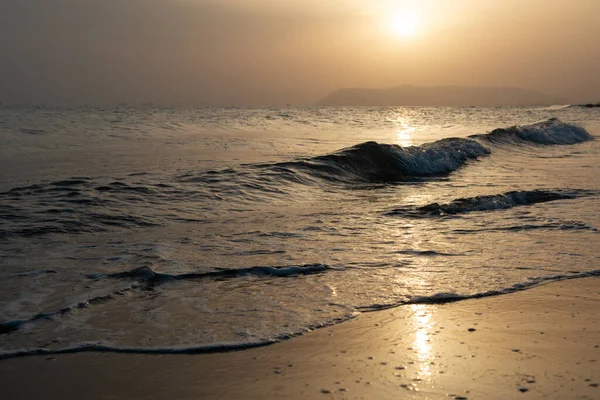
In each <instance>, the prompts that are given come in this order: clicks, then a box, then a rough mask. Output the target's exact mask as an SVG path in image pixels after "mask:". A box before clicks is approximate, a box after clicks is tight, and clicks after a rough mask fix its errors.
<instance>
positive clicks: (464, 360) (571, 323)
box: [0, 277, 600, 399]
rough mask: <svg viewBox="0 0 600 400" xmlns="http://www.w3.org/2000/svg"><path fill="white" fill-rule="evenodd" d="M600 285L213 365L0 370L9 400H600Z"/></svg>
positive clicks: (464, 304)
mask: <svg viewBox="0 0 600 400" xmlns="http://www.w3.org/2000/svg"><path fill="white" fill-rule="evenodd" d="M598 306H600V278H598V277H588V278H580V279H570V280H563V281H558V282H550V283H546V284H543V285H540V286H537V287H534V288H531V289H528V290H524V291H518V292H513V293H509V294H507V295H501V296H492V297H485V298H480V299H468V300H462V301H458V302H451V303H446V304H412V305H404V306H400V307H398V308H393V309H387V310H381V311H374V312H369V313H364V314H361V315H359V316H358V317H356V318H354V319H351V320H349V321H346V322H344V323H343V324H335V325H332V326H328V327H324V328H321V329H318V330H315V331H312V332H309V333H307V334H304V335H301V336H299V337H295V338H292V339H290V340H285V341H282V342H279V343H275V344H273V345H268V346H263V347H254V348H250V349H246V350H243V351H234V352H223V353H210V354H195V355H185V354H172V355H171V354H169V355H167V354H165V355H146V354H119V353H93V352H83V353H82V352H80V353H74V354H61V355H40V356H27V357H19V358H9V359H4V360H0V386H1V387H2V388H3V389H2V392H3V394H5V395H6V398H7V399H12V398H22V399H38V398H39V399H41V398H44V399H54V398H56V399H58V398H60V399H79V398H88V399H100V398H111V399H117V398H123V399H132V398H155V399H163V398H164V399H173V398H182V399H187V398H226V399H227V398H248V399H253V398H256V399H259V398H260V399H271V398H272V399H275V398H291V399H306V398H336V399H337V398H339V399H342V398H343V399H346V398H347V399H358V398H365V399H369V398H377V399H386V398H415V399H421V398H423V399H429V398H433V399H435V398H440V399H441V398H457V399H460V398H463V399H464V398H468V399H469V398H513V397H516V396H521V395H522V396H527V398H528V399H529V398H558V397H567V398H581V399H588V398H589V399H592V398H597V397H599V396H600V387H599V386H598V385H599V384H600V307H598Z"/></svg>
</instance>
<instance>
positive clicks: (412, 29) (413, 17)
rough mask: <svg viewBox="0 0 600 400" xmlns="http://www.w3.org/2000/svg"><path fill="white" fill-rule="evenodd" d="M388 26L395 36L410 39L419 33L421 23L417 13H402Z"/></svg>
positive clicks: (390, 21)
mask: <svg viewBox="0 0 600 400" xmlns="http://www.w3.org/2000/svg"><path fill="white" fill-rule="evenodd" d="M388 25H389V28H390V31H391V32H392V34H393V35H394V36H396V37H399V38H410V37H413V36H415V35H416V34H417V33H418V31H419V27H420V21H419V18H418V16H417V14H416V13H402V14H398V15H396V16H394V17H393V18H391V19H390V20H389V23H388Z"/></svg>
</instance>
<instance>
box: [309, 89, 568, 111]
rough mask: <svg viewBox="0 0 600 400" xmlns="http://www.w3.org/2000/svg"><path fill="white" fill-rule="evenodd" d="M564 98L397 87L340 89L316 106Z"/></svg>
mask: <svg viewBox="0 0 600 400" xmlns="http://www.w3.org/2000/svg"><path fill="white" fill-rule="evenodd" d="M565 103H566V102H565V100H564V99H560V98H557V97H554V96H550V95H547V94H544V93H540V92H537V91H535V90H529V89H520V88H513V87H464V86H430V87H423V86H412V85H405V86H398V87H393V88H388V89H366V88H365V89H361V88H351V89H340V90H336V91H335V92H333V93H331V94H330V95H328V96H326V97H325V98H323V99H321V100H319V101H317V102H316V105H318V106H454V107H461V106H463V107H468V106H480V107H495V106H534V105H540V106H542V105H553V104H565Z"/></svg>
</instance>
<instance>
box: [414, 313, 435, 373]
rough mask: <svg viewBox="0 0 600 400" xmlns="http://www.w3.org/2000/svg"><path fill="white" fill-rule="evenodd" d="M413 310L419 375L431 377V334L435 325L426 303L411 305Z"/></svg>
mask: <svg viewBox="0 0 600 400" xmlns="http://www.w3.org/2000/svg"><path fill="white" fill-rule="evenodd" d="M410 307H411V310H412V312H413V313H412V322H413V325H414V328H415V338H414V341H413V349H414V350H415V351H416V355H417V362H418V376H419V378H420V379H426V378H429V377H431V369H430V366H431V362H433V354H432V350H431V343H430V340H429V335H430V333H431V328H432V326H433V322H432V318H431V313H430V310H429V309H428V307H427V306H426V305H423V304H413V305H411V306H410Z"/></svg>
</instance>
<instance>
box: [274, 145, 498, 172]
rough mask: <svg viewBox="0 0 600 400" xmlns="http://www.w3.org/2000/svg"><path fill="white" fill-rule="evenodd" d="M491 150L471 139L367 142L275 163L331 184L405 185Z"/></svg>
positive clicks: (453, 169) (277, 165) (451, 168)
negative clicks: (407, 144)
mask: <svg viewBox="0 0 600 400" xmlns="http://www.w3.org/2000/svg"><path fill="white" fill-rule="evenodd" d="M489 153H490V151H489V150H488V149H486V148H485V147H483V146H482V145H481V144H480V143H478V142H476V141H475V140H471V139H461V138H449V139H442V140H438V141H436V142H433V143H427V144H424V145H421V146H411V147H401V146H398V145H394V144H381V143H377V142H373V141H370V142H364V143H360V144H357V145H354V146H352V147H348V148H345V149H342V150H339V151H337V152H335V153H332V154H328V155H324V156H318V157H313V158H309V159H306V160H302V161H296V162H286V163H278V164H274V165H272V166H271V167H273V168H275V169H280V168H285V169H290V168H291V169H293V170H297V171H298V170H299V171H303V172H307V173H309V174H311V175H315V176H317V177H319V178H323V179H326V180H330V181H357V180H358V181H362V182H402V181H410V180H411V179H415V178H419V177H428V176H440V175H447V174H449V173H451V172H453V171H455V170H456V169H458V168H459V167H461V166H462V165H464V164H465V163H466V162H467V161H468V160H472V159H477V158H479V157H481V156H485V155H488V154H489Z"/></svg>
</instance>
